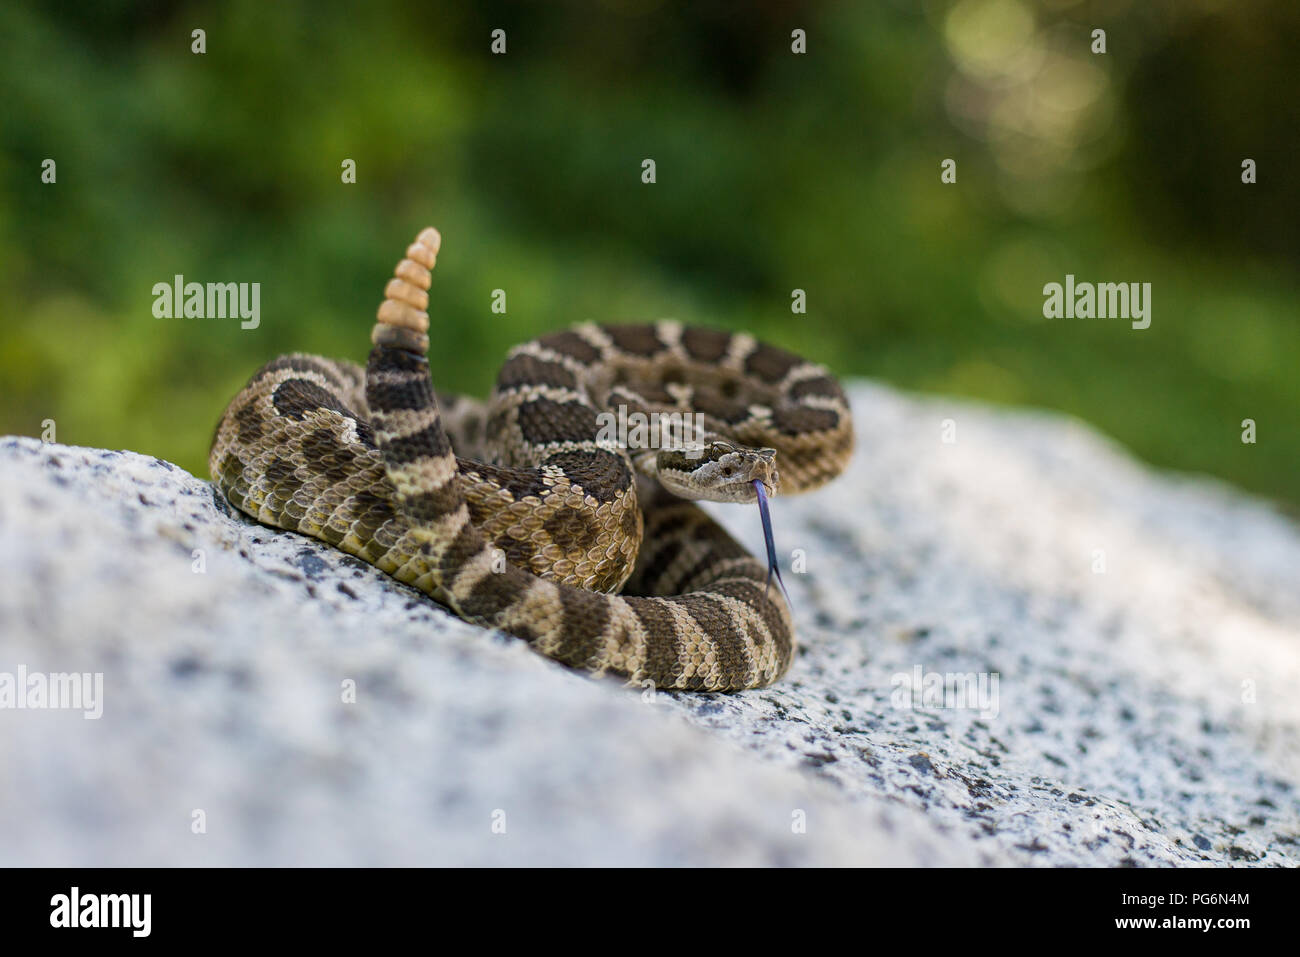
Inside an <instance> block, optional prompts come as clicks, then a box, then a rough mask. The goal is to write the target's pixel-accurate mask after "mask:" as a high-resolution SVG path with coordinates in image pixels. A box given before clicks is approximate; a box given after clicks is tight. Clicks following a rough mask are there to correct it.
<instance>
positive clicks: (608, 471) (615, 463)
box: [546, 449, 633, 502]
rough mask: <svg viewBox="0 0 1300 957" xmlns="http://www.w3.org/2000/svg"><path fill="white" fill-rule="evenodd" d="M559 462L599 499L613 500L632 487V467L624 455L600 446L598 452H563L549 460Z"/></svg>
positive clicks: (570, 477)
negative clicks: (624, 458)
mask: <svg viewBox="0 0 1300 957" xmlns="http://www.w3.org/2000/svg"><path fill="white" fill-rule="evenodd" d="M546 464H547V465H555V466H558V467H559V468H561V469H563V470H564V474H565V475H567V476H568V477H569V480H570V481H571V482H573V483H574V484H576V485H580V486H582V490H583V491H584V492H585V493H587V494H588V495H590V496H592V497H593V498H595V499H596V501H598V502H612V501H614V500H615V499H616V498H618V496H619V495H620V494H622V493H624V492H626V491H628V489H630V488H631V487H632V482H633V478H632V470H631V469H630V468H628V465H627V462H625V461H624V460H623V456H621V455H615V454H614V453H613V452H607V451H605V450H604V449H599V450H597V451H594V452H561V453H560V454H559V455H552V456H551V457H550V458H548V459H547V460H546Z"/></svg>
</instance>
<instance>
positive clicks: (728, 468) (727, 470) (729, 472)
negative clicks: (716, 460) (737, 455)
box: [722, 465, 736, 475]
mask: <svg viewBox="0 0 1300 957" xmlns="http://www.w3.org/2000/svg"><path fill="white" fill-rule="evenodd" d="M734 471H736V470H735V469H733V468H732V467H731V466H730V465H728V466H727V467H726V468H724V469H723V470H722V474H723V475H730V474H731V473H732V472H734Z"/></svg>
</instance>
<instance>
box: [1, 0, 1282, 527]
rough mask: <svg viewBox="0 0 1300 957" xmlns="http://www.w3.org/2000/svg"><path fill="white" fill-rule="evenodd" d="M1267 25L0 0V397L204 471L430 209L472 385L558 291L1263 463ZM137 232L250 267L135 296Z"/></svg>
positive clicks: (355, 319) (1274, 255)
mask: <svg viewBox="0 0 1300 957" xmlns="http://www.w3.org/2000/svg"><path fill="white" fill-rule="evenodd" d="M467 6H468V5H467ZM740 9H743V10H744V11H745V12H744V13H743V14H737V13H734V12H732V11H733V10H740ZM498 27H500V28H502V29H505V30H506V31H507V42H508V52H507V54H506V55H504V56H494V55H492V54H491V53H490V52H489V42H490V40H489V34H490V32H491V31H492V30H493V29H494V28H498ZM1095 27H1101V28H1104V29H1105V30H1106V31H1107V46H1108V51H1107V53H1106V54H1105V55H1094V54H1092V53H1091V52H1090V51H1089V47H1090V44H1091V42H1092V41H1091V39H1090V33H1091V31H1092V29H1093V28H1095ZM195 28H202V29H204V30H205V31H206V35H207V52H206V53H205V54H204V55H195V54H193V53H191V52H190V44H191V31H192V30H193V29H195ZM795 28H801V29H804V30H806V31H807V38H808V39H807V45H808V52H807V54H806V55H795V54H793V53H792V52H791V49H790V44H791V39H790V36H791V30H793V29H795ZM1297 48H1300V5H1297V4H1295V3H1294V2H1293V0H1255V2H1252V3H1250V4H1240V3H1233V2H1231V0H1221V2H1219V0H1147V2H1138V0H1133V2H1127V0H1113V2H1105V3H1096V4H1086V3H1075V2H1070V0H1054V2H1052V0H1046V2H1030V0H960V2H956V3H947V2H940V0H930V2H922V0H891V2H879V3H813V2H799V3H790V2H777V0H769V2H765V3H754V4H748V5H744V6H743V7H742V6H740V5H733V4H729V3H722V2H716V0H715V2H697V3H686V2H683V3H667V2H656V0H627V2H618V0H605V2H604V3H583V4H578V3H545V4H543V3H529V4H521V3H506V2H488V3H478V4H474V5H472V9H467V8H465V7H461V6H453V5H445V6H444V5H440V4H436V3H420V4H415V3H411V4H409V5H407V4H395V3H370V4H365V5H358V6H356V7H354V8H352V9H350V10H345V9H342V8H341V7H338V6H335V5H331V4H320V3H310V4H309V3H306V2H286V0H277V2H275V3H263V2H256V0H240V2H233V3H224V4H213V5H205V4H191V3H171V2H164V0H154V2H125V0H120V2H101V3H97V4H88V5H82V4H66V5H62V6H60V5H58V4H50V3H41V4H30V5H29V4H27V3H23V2H15V0H8V2H6V3H5V4H4V5H3V7H0V54H2V55H0V91H2V92H3V99H4V102H3V106H2V107H0V129H3V148H2V151H0V188H2V190H3V192H2V195H3V203H2V204H0V432H4V433H8V432H16V433H23V434H29V435H35V434H39V433H40V431H41V422H42V421H43V420H45V419H50V418H52V419H54V420H56V422H57V428H58V433H57V435H58V440H59V441H62V442H67V443H73V444H82V445H95V446H107V447H110V448H112V447H129V448H133V449H136V450H139V451H142V452H149V453H153V454H156V455H160V456H163V457H166V458H168V459H171V460H173V461H175V462H178V463H179V464H181V465H182V466H184V467H185V468H187V469H190V470H192V471H194V472H195V473H196V474H200V475H206V472H207V469H206V464H205V462H206V451H207V443H208V441H209V439H210V436H211V433H212V428H213V426H214V425H215V422H216V419H217V417H218V416H219V414H220V412H221V410H222V408H223V407H224V405H225V403H226V401H227V400H228V399H229V398H230V397H231V396H232V395H233V394H234V392H235V391H236V390H237V389H238V388H239V387H240V386H241V385H242V384H243V382H244V381H245V380H246V379H247V377H248V375H249V374H251V372H252V371H253V370H254V369H255V368H256V367H257V366H258V365H260V364H261V363H262V362H264V361H266V360H267V359H270V358H271V357H273V356H275V355H277V354H279V353H281V352H287V351H308V352H319V353H323V354H327V355H338V356H347V357H351V358H354V359H357V360H361V359H362V358H363V357H364V355H365V352H366V349H367V335H368V332H369V329H370V323H371V320H372V316H373V313H374V308H375V305H376V304H377V302H378V300H379V297H380V295H381V291H382V288H383V284H384V282H385V280H386V279H387V277H388V276H389V275H390V270H391V268H392V264H393V262H394V260H395V258H396V257H397V255H398V254H399V253H400V251H401V250H402V248H404V244H405V243H406V242H407V241H409V238H410V237H411V236H412V235H413V234H414V233H415V232H416V230H417V229H418V228H419V227H421V226H423V225H426V224H428V223H433V224H435V225H437V226H438V227H439V229H440V230H441V231H442V233H443V237H444V252H443V255H442V256H441V257H440V261H439V265H438V269H437V271H436V273H435V280H434V293H433V305H432V307H431V313H432V315H433V321H434V327H435V345H434V347H433V348H432V350H431V360H432V362H433V366H434V372H435V377H436V379H437V381H438V384H439V386H441V387H445V388H449V389H456V390H463V391H468V392H473V393H478V394H483V393H485V392H486V390H487V389H488V387H489V386H490V383H491V381H492V379H493V376H494V373H495V370H496V368H497V366H498V365H499V363H500V361H501V357H502V355H503V354H504V352H505V350H506V349H507V348H508V347H509V346H510V345H512V344H514V343H517V342H520V341H523V340H525V339H528V338H530V337H532V336H534V335H537V334H539V333H542V332H544V331H548V330H552V329H555V328H558V327H561V326H564V325H567V324H569V323H571V322H576V321H581V320H585V319H601V320H628V319H643V318H656V317H661V316H673V317H676V318H679V319H681V320H683V321H686V322H700V323H707V324H712V325H716V326H721V327H726V328H730V329H747V330H751V331H753V332H755V333H757V334H759V335H760V336H762V337H764V338H767V339H769V340H771V341H773V342H775V343H778V344H782V345H785V346H787V347H791V348H794V349H796V350H799V351H801V352H803V353H804V354H806V355H808V356H810V357H812V358H815V359H817V360H820V361H824V362H826V363H828V364H829V365H830V366H831V367H832V368H834V369H835V370H836V371H837V372H838V373H840V374H843V375H867V376H874V377H878V378H880V379H883V380H885V381H888V382H890V383H893V384H896V385H899V386H902V387H904V388H907V389H913V390H925V391H935V392H944V393H951V394H958V395H965V396H975V397H980V398H983V399H987V400H992V401H994V402H999V403H1007V404H1014V405H1033V406H1044V407H1050V408H1054V409H1061V410H1065V411H1067V412H1070V413H1073V414H1075V415H1078V416H1080V417H1082V418H1084V419H1087V420H1088V421H1090V422H1092V423H1094V424H1096V425H1097V426H1099V427H1100V428H1101V429H1103V430H1105V431H1106V432H1108V433H1110V434H1111V435H1113V436H1115V437H1116V438H1118V439H1119V440H1120V441H1122V442H1124V443H1125V444H1127V445H1128V446H1129V447H1131V448H1132V449H1134V450H1135V451H1136V452H1137V453H1139V454H1140V455H1142V456H1143V457H1145V458H1146V459H1147V460H1149V461H1151V462H1154V463H1157V464H1159V465H1162V466H1170V467H1175V468H1179V469H1188V470H1196V471H1204V472H1210V473H1215V474H1218V475H1221V476H1224V477H1226V478H1228V479H1230V480H1232V481H1233V482H1236V483H1238V484H1239V485H1242V486H1244V487H1246V488H1249V489H1252V490H1255V491H1257V492H1260V493H1264V494H1266V495H1270V496H1273V497H1275V498H1277V499H1280V500H1283V501H1289V502H1292V503H1294V502H1297V501H1300V455H1298V450H1300V444H1298V443H1297V410H1300V388H1298V386H1297V373H1298V372H1300V327H1298V325H1297V320H1298V318H1300V310H1298V308H1297V305H1296V303H1297V292H1298V291H1300V290H1298V289H1297V269H1296V267H1297V265H1298V264H1300V226H1298V220H1297V213H1298V212H1300V186H1298V185H1297V184H1298V183H1300V177H1297V175H1296V174H1297V172H1300V167H1298V165H1297V164H1298V159H1297V158H1298V157H1300V142H1297V140H1298V138H1300V115H1298V108H1297V103H1298V102H1300V100H1298V99H1297V97H1296V95H1295V68H1294V65H1293V62H1294V55H1295V50H1296V49H1297ZM47 157H51V158H54V159H55V160H56V161H57V164H58V167H57V170H58V181H57V184H56V185H53V186H50V185H43V184H42V183H41V182H40V171H41V162H42V160H43V159H45V158H47ZM647 157H649V158H653V159H654V160H655V161H656V163H657V179H658V181H657V183H655V184H654V185H643V184H642V182H641V161H642V160H643V159H644V158H647ZM948 157H951V158H954V159H956V160H957V163H958V176H957V183H956V184H955V185H944V184H942V183H941V182H940V162H941V161H942V160H943V159H944V158H948ZM1246 157H1250V158H1253V159H1255V160H1256V161H1257V163H1258V168H1259V173H1258V177H1259V182H1258V183H1257V184H1256V185H1252V186H1247V185H1243V184H1242V183H1241V179H1240V175H1241V161H1242V159H1243V158H1246ZM345 158H351V159H354V160H355V161H356V164H357V183H356V184H355V185H345V184H343V183H341V181H340V170H341V165H340V164H341V163H342V161H343V160H344V159H345ZM1067 272H1068V273H1073V274H1075V275H1076V277H1078V278H1079V279H1080V280H1091V281H1141V282H1150V283H1152V285H1153V316H1152V324H1151V327H1150V328H1149V329H1147V330H1145V331H1134V330H1131V329H1130V328H1129V326H1128V323H1127V322H1125V321H1123V320H1045V319H1043V318H1042V304H1043V294H1042V287H1043V285H1044V284H1045V283H1047V282H1053V281H1055V282H1062V281H1063V279H1064V276H1065V274H1066V273H1067ZM176 273H181V274H184V275H185V277H186V278H187V279H188V280H193V281H199V282H207V281H241V282H254V281H256V282H260V283H261V284H262V289H261V296H262V301H261V314H262V320H261V326H260V328H258V329H256V330H250V331H242V330H241V329H240V328H239V324H238V322H237V321H232V320H199V319H171V320H167V319H157V318H155V317H154V316H153V314H152V304H153V298H152V292H151V290H152V287H153V284H154V283H156V282H160V281H163V282H166V281H170V279H171V277H172V276H173V275H174V274H176ZM497 288H500V289H504V290H506V293H507V297H508V300H507V301H508V312H507V314H506V315H494V314H493V313H492V312H491V310H490V296H491V291H492V290H493V289H497ZM795 288H802V289H805V290H807V294H808V313H807V315H802V316H799V315H792V314H791V311H790V296H791V290H792V289H795ZM1246 418H1252V419H1254V420H1256V422H1257V423H1258V444H1256V445H1245V444H1243V443H1242V442H1241V421H1242V420H1243V419H1246ZM937 428H938V425H937V423H936V429H937ZM862 441H864V442H865V443H870V442H871V437H870V436H869V435H865V436H862Z"/></svg>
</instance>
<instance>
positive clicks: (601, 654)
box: [209, 228, 853, 690]
mask: <svg viewBox="0 0 1300 957" xmlns="http://www.w3.org/2000/svg"><path fill="white" fill-rule="evenodd" d="M440 242H441V240H440V237H439V236H438V233H437V232H436V230H433V229H431V228H430V229H426V230H424V231H423V232H422V233H420V235H419V236H418V237H417V239H416V242H415V243H413V244H412V245H411V246H410V247H409V248H408V249H407V257H406V258H404V259H403V260H402V261H401V262H400V263H399V264H398V266H397V268H396V270H395V278H394V279H393V280H391V281H390V282H389V284H388V287H387V289H386V290H385V299H384V302H383V305H381V307H380V310H379V321H378V323H377V324H376V325H375V327H374V331H373V333H372V336H371V338H372V341H373V343H374V347H373V349H372V351H371V353H370V356H369V359H368V362H367V365H366V367H365V368H364V369H363V368H362V367H360V366H358V365H356V364H353V363H350V362H345V361H334V360H329V359H322V358H319V357H316V356H308V355H302V354H294V355H289V356H283V357H281V358H279V359H276V360H275V361H273V362H271V363H269V364H267V365H266V366H264V367H262V368H261V369H260V370H259V371H258V372H257V373H256V374H255V375H254V376H253V377H252V379H251V380H250V381H249V383H248V385H247V386H245V387H244V389H243V390H242V391H241V392H240V393H239V394H238V395H237V396H235V398H234V399H233V400H232V401H231V403H230V405H229V406H228V407H227V408H226V411H225V413H224V415H223V416H222V418H221V421H220V423H219V425H218V426H217V430H216V434H215V435H214V437H213V443H212V450H211V453H210V455H209V467H210V469H211V472H212V476H213V479H214V481H215V482H216V484H217V486H218V487H219V488H220V490H221V491H222V492H223V493H224V494H225V496H226V497H227V498H228V499H229V501H230V502H231V503H232V504H233V505H235V506H236V507H237V508H239V509H241V510H242V511H244V512H246V513H247V514H248V515H250V516H252V517H253V518H255V519H257V520H259V521H261V522H263V523H265V524H268V525H273V526H276V527H278V528H283V529H289V530H291V531H296V532H301V533H304V534H307V535H312V536H314V537H316V538H318V539H321V540H322V541H325V542H328V543H329V544H331V545H334V546H336V547H337V548H340V549H342V550H343V551H345V552H348V553H349V554H352V555H355V556H357V557H359V558H362V559H364V560H365V561H367V562H370V563H371V564H373V565H375V566H376V567H378V568H380V569H381V570H383V571H384V572H387V573H388V574H389V575H392V576H393V577H394V578H396V579H398V580H399V581H402V582H405V583H407V584H410V585H413V586H414V587H416V588H418V589H420V590H421V591H423V592H425V593H426V594H428V595H430V596H432V597H433V598H434V599H436V600H437V601H438V602H440V603H442V604H443V605H445V606H447V607H448V608H450V609H451V610H452V611H454V612H455V613H456V614H458V615H459V616H460V617H462V618H464V619H466V620H467V621H470V622H474V623H478V624H481V625H485V626H489V627H495V628H499V629H501V630H503V631H505V632H507V633H509V634H512V635H516V636H518V637H520V638H522V639H524V640H526V641H527V642H529V643H530V644H531V645H532V646H533V647H534V648H535V649H537V650H538V651H540V652H541V653H542V654H544V655H547V656H549V657H551V658H553V659H555V660H557V661H561V662H564V663H565V664H568V665H571V666H573V667H576V668H582V669H586V670H589V671H592V672H597V673H601V672H606V671H608V672H614V673H617V674H621V675H624V676H626V677H627V678H628V679H629V680H631V681H633V682H637V683H645V682H647V681H649V682H653V684H654V685H655V686H656V687H659V688H664V689H688V690H738V689H744V688H756V687H761V686H763V685H766V684H769V683H771V682H773V681H775V680H777V679H778V678H780V677H781V676H782V675H783V674H784V673H785V671H786V670H787V668H788V667H789V665H790V661H791V657H792V653H793V647H794V630H793V626H792V622H791V615H790V610H789V606H788V604H787V603H786V601H784V600H783V598H782V591H783V589H782V590H781V591H778V590H777V589H774V588H771V587H770V584H771V582H770V573H771V569H772V565H773V563H774V562H775V555H774V552H773V550H772V546H771V534H770V526H769V525H768V522H767V515H766V501H765V498H766V495H765V493H771V492H774V491H775V490H776V488H777V487H778V485H779V486H780V487H781V488H782V489H783V490H784V492H787V493H788V492H792V491H804V490H807V489H811V488H815V487H816V486H818V485H821V484H822V483H824V482H826V481H828V480H829V479H831V478H833V477H834V476H835V475H837V474H838V473H839V472H840V471H841V470H842V469H843V468H844V466H845V464H846V462H847V460H848V457H849V454H850V452H851V449H852V444H853V432H852V425H851V421H850V417H849V409H848V404H847V402H846V400H845V397H844V393H843V391H842V390H841V388H840V386H839V384H838V383H837V382H836V381H835V380H834V379H833V378H832V377H831V376H830V375H829V374H828V373H827V372H826V370H825V369H823V368H822V367H820V366H817V365H813V364H812V363H809V362H805V361H804V360H803V359H801V358H799V357H798V356H795V355H793V354H791V353H789V352H785V351H783V350H780V349H776V348H774V347H772V346H767V345H764V344H762V343H759V342H757V341H755V340H754V339H753V338H752V337H751V336H748V335H745V334H733V333H726V332H721V331H717V330H711V329H704V328H697V327H684V326H682V325H681V324H679V323H676V322H672V321H661V322H657V323H653V324H647V325H626V326H612V325H611V326H599V325H593V324H586V325H581V326H578V327H575V328H573V329H569V330H566V331H563V332H557V333H553V334H550V335H546V336H542V337H541V338H539V339H537V340H535V341H533V342H530V343H527V344H525V345H521V346H518V347H516V348H515V349H514V350H512V351H511V352H510V353H509V355H508V357H507V360H506V362H505V365H504V366H503V367H502V369H501V372H500V374H499V376H498V378H497V383H496V389H495V391H494V393H493V398H492V400H491V403H490V404H489V405H487V406H482V405H479V404H477V403H473V402H471V401H469V400H465V399H461V398H457V397H449V396H438V397H437V398H435V393H434V391H433V386H432V383H431V380H430V375H429V366H428V362H427V360H426V358H425V353H426V352H427V350H428V345H429V340H428V336H427V331H428V314H427V312H426V311H425V310H427V308H428V292H427V290H428V289H429V285H430V272H429V270H430V269H432V267H433V265H434V262H435V259H436V255H437V252H438V249H439V246H440ZM440 405H441V406H442V409H443V414H442V415H441V416H440V414H439V406H440ZM619 406H622V407H624V408H623V409H622V411H623V412H629V411H631V412H638V413H641V414H644V415H650V414H652V413H658V414H666V413H674V412H675V413H680V412H682V411H683V410H690V411H694V412H695V413H698V414H699V416H700V421H701V422H702V424H703V426H704V428H705V430H706V432H705V434H704V435H703V436H702V437H701V438H702V441H701V442H700V443H698V444H697V445H695V446H687V445H683V444H682V443H681V442H680V441H677V440H680V439H681V437H682V436H681V435H680V434H676V433H675V434H674V436H673V438H674V440H675V441H677V444H676V447H675V448H660V449H653V448H650V449H647V448H624V447H622V446H620V445H619V444H618V442H616V441H612V440H611V439H610V438H609V437H608V436H607V435H606V434H605V433H602V432H601V430H600V425H601V423H602V422H604V421H607V420H602V419H601V418H600V415H601V413H602V412H611V411H612V410H614V409H616V408H618V407H619ZM453 449H454V451H453ZM778 469H779V471H778ZM682 496H685V497H686V498H703V499H714V500H720V501H740V502H754V501H756V500H757V501H759V502H760V504H761V505H762V506H763V507H764V514H763V519H764V526H765V529H766V530H767V531H768V543H769V546H768V552H769V556H768V557H769V564H768V566H766V567H765V566H764V564H763V563H762V562H760V561H759V560H758V559H757V558H755V557H754V556H753V555H751V554H750V553H749V552H747V551H746V550H745V549H744V548H743V547H741V546H740V545H739V544H738V543H737V542H735V540H733V539H732V538H731V536H729V535H728V534H727V533H726V532H725V531H723V529H722V528H721V526H719V525H718V524H717V523H716V522H714V521H713V520H712V519H711V518H709V516H708V515H707V514H705V512H704V511H703V510H702V509H701V508H700V507H699V506H698V505H695V504H693V503H692V502H690V501H688V500H685V499H684V498H683V497H682Z"/></svg>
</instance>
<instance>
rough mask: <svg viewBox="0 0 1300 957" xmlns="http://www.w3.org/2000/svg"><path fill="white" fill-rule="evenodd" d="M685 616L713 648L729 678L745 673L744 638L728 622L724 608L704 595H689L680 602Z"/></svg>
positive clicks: (747, 662)
mask: <svg viewBox="0 0 1300 957" xmlns="http://www.w3.org/2000/svg"><path fill="white" fill-rule="evenodd" d="M684 601H685V604H686V611H687V613H688V614H689V615H690V616H691V617H692V618H694V619H695V620H696V621H697V622H699V624H700V628H701V629H702V630H703V631H704V632H705V633H706V634H707V635H708V636H709V637H710V638H712V639H713V643H714V645H716V646H717V656H718V660H719V661H720V662H721V663H722V668H723V671H724V672H726V674H727V675H728V676H729V677H733V678H735V677H739V676H741V675H744V674H746V673H747V672H748V671H749V654H748V652H747V651H746V650H745V638H744V636H743V635H742V634H741V633H740V629H738V628H737V627H736V625H735V623H734V621H733V620H732V617H731V614H730V613H729V612H728V611H727V608H726V606H725V605H723V603H722V602H720V601H718V600H717V599H716V598H710V597H709V596H707V595H690V596H688V597H687V598H685V599H684Z"/></svg>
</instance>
